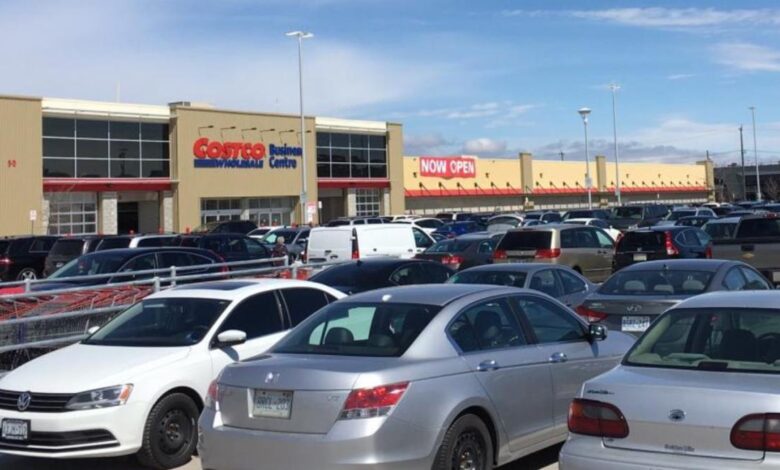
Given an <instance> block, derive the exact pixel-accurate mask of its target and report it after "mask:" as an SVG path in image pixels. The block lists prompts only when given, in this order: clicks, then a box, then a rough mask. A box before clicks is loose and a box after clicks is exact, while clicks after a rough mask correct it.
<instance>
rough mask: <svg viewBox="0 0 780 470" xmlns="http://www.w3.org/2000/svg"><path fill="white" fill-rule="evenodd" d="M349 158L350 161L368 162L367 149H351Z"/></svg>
mask: <svg viewBox="0 0 780 470" xmlns="http://www.w3.org/2000/svg"><path fill="white" fill-rule="evenodd" d="M349 158H350V161H351V162H352V163H368V151H367V150H356V149H352V150H350V152H349Z"/></svg>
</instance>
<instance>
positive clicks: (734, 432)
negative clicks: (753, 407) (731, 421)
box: [731, 413, 780, 452]
mask: <svg viewBox="0 0 780 470" xmlns="http://www.w3.org/2000/svg"><path fill="white" fill-rule="evenodd" d="M731 445H733V446H734V447H736V448H737V449H746V450H761V451H765V452H778V451H780V413H758V414H752V415H747V416H745V417H744V418H742V419H740V420H739V421H737V424H735V425H734V427H733V428H732V429H731Z"/></svg>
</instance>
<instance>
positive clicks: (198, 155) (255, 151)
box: [192, 137, 303, 168]
mask: <svg viewBox="0 0 780 470" xmlns="http://www.w3.org/2000/svg"><path fill="white" fill-rule="evenodd" d="M302 153H303V150H302V149H301V147H288V146H287V144H284V145H283V146H281V147H279V146H278V145H274V144H271V145H269V146H268V149H267V151H266V148H265V144H263V143H262V142H256V143H253V142H219V141H216V140H209V139H208V137H202V138H200V139H198V140H196V141H195V143H194V144H193V145H192V154H193V155H194V156H195V168H263V165H264V164H265V157H266V156H269V158H268V166H269V167H271V168H297V166H298V161H297V160H296V159H295V158H294V157H300V156H301V154H302ZM290 157H293V158H290Z"/></svg>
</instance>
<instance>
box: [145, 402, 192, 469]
mask: <svg viewBox="0 0 780 470" xmlns="http://www.w3.org/2000/svg"><path fill="white" fill-rule="evenodd" d="M199 415H200V412H199V411H198V407H197V405H196V404H195V402H194V401H193V400H192V398H190V397H188V396H187V395H185V394H183V393H172V394H170V395H166V396H164V397H162V398H161V399H160V401H158V402H157V403H156V404H155V405H154V407H153V408H152V411H151V412H149V416H148V417H147V418H146V425H145V426H144V437H143V442H142V444H141V450H139V451H138V454H136V457H137V458H138V461H139V462H140V463H141V465H143V466H145V467H149V468H155V469H159V470H166V469H170V468H175V467H180V466H182V465H184V464H186V463H187V462H189V461H190V459H191V458H192V454H193V453H194V452H195V446H196V445H197V441H198V417H199Z"/></svg>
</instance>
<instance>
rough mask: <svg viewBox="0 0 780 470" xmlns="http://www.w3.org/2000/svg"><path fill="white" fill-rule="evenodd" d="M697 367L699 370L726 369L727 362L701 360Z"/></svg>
mask: <svg viewBox="0 0 780 470" xmlns="http://www.w3.org/2000/svg"><path fill="white" fill-rule="evenodd" d="M696 368H697V369H701V370H715V371H719V370H727V369H728V368H729V363H728V362H726V361H701V362H700V363H699V364H698V365H697V366H696Z"/></svg>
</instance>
